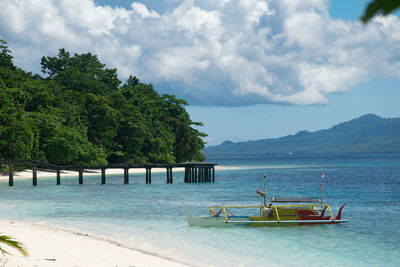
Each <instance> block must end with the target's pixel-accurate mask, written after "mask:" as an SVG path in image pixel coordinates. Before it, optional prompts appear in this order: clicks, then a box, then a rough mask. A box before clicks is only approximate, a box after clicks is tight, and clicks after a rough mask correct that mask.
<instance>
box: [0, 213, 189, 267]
mask: <svg viewBox="0 0 400 267" xmlns="http://www.w3.org/2000/svg"><path fill="white" fill-rule="evenodd" d="M0 229H1V233H0V234H4V235H9V236H11V237H12V238H13V239H14V240H17V241H19V242H21V243H22V244H23V246H24V248H25V249H26V250H27V251H28V253H29V256H28V257H24V256H23V255H21V254H20V253H19V252H17V251H16V250H14V249H12V248H9V247H7V246H6V245H4V244H2V243H0V246H1V248H3V249H6V250H7V251H8V252H10V254H9V255H8V254H3V255H2V257H0V265H1V266H24V267H28V266H29V267H30V266H32V267H33V266H66V267H67V266H171V267H174V266H176V267H179V266H186V265H184V264H182V263H178V262H175V261H173V260H172V259H167V258H163V257H160V256H158V255H153V254H151V253H146V252H145V251H139V250H136V249H132V248H129V247H125V246H123V245H122V244H120V243H118V242H115V241H112V240H107V239H105V238H102V237H98V236H93V235H88V234H85V233H80V232H76V231H72V230H66V229H61V228H57V227H53V226H48V225H39V224H31V223H27V222H20V221H9V220H0Z"/></svg>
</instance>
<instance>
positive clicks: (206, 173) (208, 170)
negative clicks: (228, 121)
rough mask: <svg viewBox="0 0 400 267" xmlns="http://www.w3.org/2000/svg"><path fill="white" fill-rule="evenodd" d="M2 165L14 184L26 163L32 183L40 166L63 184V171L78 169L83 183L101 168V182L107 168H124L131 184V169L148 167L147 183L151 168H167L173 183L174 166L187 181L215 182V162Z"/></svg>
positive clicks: (36, 178)
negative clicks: (86, 175) (19, 167)
mask: <svg viewBox="0 0 400 267" xmlns="http://www.w3.org/2000/svg"><path fill="white" fill-rule="evenodd" d="M0 165H8V174H9V175H8V176H9V179H8V185H9V186H13V185H14V166H16V165H26V166H32V185H33V186H36V185H37V180H38V176H37V171H38V168H40V169H45V170H52V171H55V172H56V173H57V174H56V183H57V185H60V184H61V171H77V172H78V183H79V184H83V173H84V171H85V170H86V171H88V170H101V181H100V182H101V184H106V170H107V169H123V170H124V174H123V177H124V180H123V183H124V184H129V170H130V169H146V184H151V170H152V169H153V168H165V169H166V183H167V184H172V183H173V175H172V173H173V172H172V169H173V168H184V169H185V174H184V182H185V183H210V182H213V183H214V182H215V166H216V165H217V164H215V163H205V162H187V163H171V164H163V163H147V164H110V165H79V166H60V165H54V164H50V163H47V162H42V161H37V160H21V161H0Z"/></svg>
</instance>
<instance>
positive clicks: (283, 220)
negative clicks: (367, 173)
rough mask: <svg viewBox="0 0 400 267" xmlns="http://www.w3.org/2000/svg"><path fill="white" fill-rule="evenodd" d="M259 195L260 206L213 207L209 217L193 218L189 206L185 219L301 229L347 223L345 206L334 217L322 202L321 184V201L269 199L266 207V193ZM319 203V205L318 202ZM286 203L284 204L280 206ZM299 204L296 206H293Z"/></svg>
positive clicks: (209, 223) (195, 223)
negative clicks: (300, 226)
mask: <svg viewBox="0 0 400 267" xmlns="http://www.w3.org/2000/svg"><path fill="white" fill-rule="evenodd" d="M256 192H257V193H258V194H259V195H260V196H262V197H263V203H262V204H261V205H259V206H211V207H210V215H209V216H206V217H200V218H198V217H192V216H191V215H190V212H189V209H188V207H187V206H186V205H184V206H185V209H186V218H187V221H188V224H189V225H190V226H205V227H207V226H218V227H221V226H299V225H314V224H339V223H343V222H347V220H343V219H342V218H341V217H342V209H343V207H344V206H345V205H346V204H343V205H342V206H341V207H340V209H339V212H338V213H337V215H336V216H335V217H334V216H333V214H332V210H331V207H330V206H329V205H328V204H323V203H322V183H321V201H317V200H313V199H310V198H274V197H271V198H270V202H269V203H268V204H267V201H266V191H265V175H264V191H263V192H260V191H258V190H256ZM318 202H320V203H318ZM277 203H285V204H277ZM294 203H297V204H294ZM233 210H235V213H236V212H237V211H240V212H241V213H244V214H255V215H254V216H252V215H244V216H235V215H233ZM326 213H328V214H327V215H325V214H326Z"/></svg>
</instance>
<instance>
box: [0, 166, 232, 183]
mask: <svg viewBox="0 0 400 267" xmlns="http://www.w3.org/2000/svg"><path fill="white" fill-rule="evenodd" d="M230 169H235V167H230V166H215V170H216V171H221V170H230ZM184 170H185V169H184V168H174V173H175V172H184ZM83 173H84V175H85V176H96V175H101V170H84V172H83ZM145 173H146V169H144V168H140V169H135V171H134V174H145ZM152 173H166V170H165V169H164V168H153V169H152ZM114 174H121V175H123V174H124V170H123V169H107V170H106V175H114ZM132 174H133V173H130V175H132ZM77 176H78V172H76V171H61V177H77ZM37 177H38V179H40V178H48V177H56V173H55V172H52V171H38V172H37ZM28 179H32V170H30V169H27V170H24V171H16V172H14V180H28ZM0 181H8V173H7V172H0Z"/></svg>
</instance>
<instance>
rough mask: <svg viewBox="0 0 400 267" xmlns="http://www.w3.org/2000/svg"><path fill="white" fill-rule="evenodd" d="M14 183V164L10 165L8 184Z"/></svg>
mask: <svg viewBox="0 0 400 267" xmlns="http://www.w3.org/2000/svg"><path fill="white" fill-rule="evenodd" d="M13 185H14V165H12V164H10V165H8V186H13Z"/></svg>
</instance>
